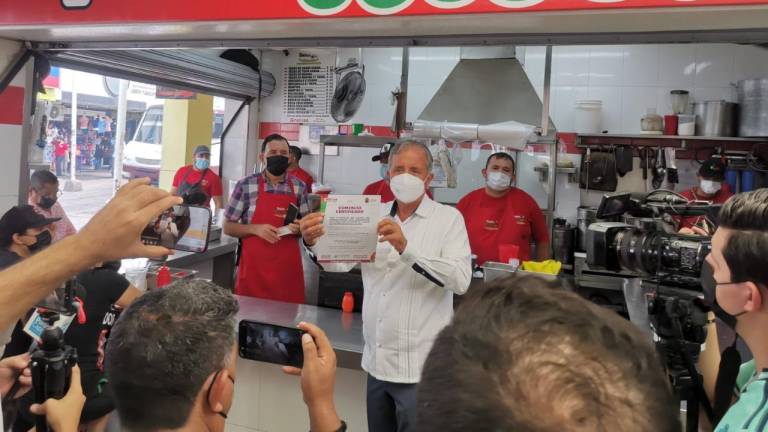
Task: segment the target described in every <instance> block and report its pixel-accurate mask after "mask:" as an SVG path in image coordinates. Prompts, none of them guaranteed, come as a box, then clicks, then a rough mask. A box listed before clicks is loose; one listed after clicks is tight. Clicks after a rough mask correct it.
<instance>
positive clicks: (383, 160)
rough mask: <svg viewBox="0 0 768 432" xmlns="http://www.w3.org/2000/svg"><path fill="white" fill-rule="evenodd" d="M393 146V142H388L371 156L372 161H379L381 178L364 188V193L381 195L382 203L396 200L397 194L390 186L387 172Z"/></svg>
mask: <svg viewBox="0 0 768 432" xmlns="http://www.w3.org/2000/svg"><path fill="white" fill-rule="evenodd" d="M391 148H392V143H386V144H384V145H383V146H382V147H381V150H379V154H377V155H376V156H374V157H372V158H371V161H373V162H378V163H379V175H380V176H381V180H379V181H375V182H373V183H371V184H369V185H368V186H366V187H365V190H363V195H379V196H380V197H381V202H382V203H387V202H391V201H394V200H395V195H394V194H393V193H392V189H390V188H389V182H388V181H387V172H388V171H389V150H390V149H391Z"/></svg>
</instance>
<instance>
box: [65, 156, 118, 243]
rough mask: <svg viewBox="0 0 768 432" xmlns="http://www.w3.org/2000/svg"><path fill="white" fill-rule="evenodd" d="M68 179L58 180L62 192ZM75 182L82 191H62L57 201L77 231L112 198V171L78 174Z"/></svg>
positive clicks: (66, 177)
mask: <svg viewBox="0 0 768 432" xmlns="http://www.w3.org/2000/svg"><path fill="white" fill-rule="evenodd" d="M68 178H69V177H68V176H62V177H61V178H59V183H60V186H59V187H60V188H61V190H62V191H63V190H64V185H65V184H66V182H67V179H68ZM77 180H78V181H79V182H81V183H82V185H83V190H81V191H79V192H66V191H64V192H63V194H62V195H61V198H60V199H59V201H60V202H61V205H62V206H63V207H64V211H65V212H67V216H69V218H70V219H71V220H72V223H73V224H74V225H75V228H77V229H78V230H79V229H80V228H82V227H83V226H84V225H85V224H86V223H88V221H89V220H90V219H91V217H93V215H94V214H95V213H96V212H98V211H99V210H100V209H101V208H102V207H103V206H104V205H105V204H106V203H107V201H109V199H110V198H112V190H113V180H112V170H101V171H91V170H89V171H83V172H79V173H77Z"/></svg>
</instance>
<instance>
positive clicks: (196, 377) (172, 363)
mask: <svg viewBox="0 0 768 432" xmlns="http://www.w3.org/2000/svg"><path fill="white" fill-rule="evenodd" d="M237 310H238V305H237V301H236V300H235V298H234V296H232V294H230V293H229V292H227V291H225V290H223V289H221V288H219V287H218V286H216V285H214V284H212V283H210V282H206V281H203V280H193V281H184V280H182V281H177V282H175V283H173V284H171V285H168V286H167V287H164V288H163V289H162V290H157V291H152V292H149V293H147V294H145V295H143V296H142V297H140V298H139V299H137V300H136V301H135V302H134V303H133V304H132V305H131V306H130V307H129V308H128V309H126V311H125V312H123V314H122V316H121V317H120V320H119V321H118V322H117V323H116V324H115V327H114V329H113V330H112V336H111V337H110V341H109V345H108V346H107V355H106V370H107V377H108V379H109V382H110V385H111V386H112V391H113V392H114V397H115V403H116V405H117V411H118V413H119V415H120V419H121V422H122V426H123V427H124V428H125V429H127V430H134V431H143V432H151V431H160V430H162V431H171V430H174V431H195V432H199V431H210V432H218V431H223V430H224V427H225V419H226V418H227V414H228V412H229V410H230V408H231V406H232V399H233V397H234V389H235V381H236V379H235V375H236V370H237V369H236V362H237V340H236V338H235V315H236V313H237ZM299 327H300V328H301V329H303V330H305V331H306V332H307V334H305V335H304V336H303V338H302V345H303V348H304V369H303V370H299V369H295V368H284V371H285V372H286V373H290V374H299V375H301V386H302V391H303V394H304V401H305V402H306V404H307V407H308V409H309V417H310V423H311V427H312V431H314V432H331V431H343V430H346V426H345V425H344V423H343V422H342V421H341V420H339V417H338V416H337V415H336V409H335V407H334V403H333V385H334V379H335V373H336V355H335V353H334V352H333V349H332V348H331V345H330V342H329V341H328V338H327V337H326V336H325V333H323V331H322V330H320V329H319V328H317V327H315V326H313V325H310V324H301V325H300V326H299ZM190 343H193V345H190Z"/></svg>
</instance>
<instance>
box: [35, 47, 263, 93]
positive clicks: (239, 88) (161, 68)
mask: <svg viewBox="0 0 768 432" xmlns="http://www.w3.org/2000/svg"><path fill="white" fill-rule="evenodd" d="M219 53H220V50H214V49H163V50H155V49H137V50H81V51H76V50H73V51H67V50H63V51H46V52H43V54H44V55H46V56H47V57H48V58H49V60H50V61H51V63H52V64H54V65H57V66H62V67H67V68H71V69H77V70H82V71H85V72H92V73H96V74H101V75H106V76H112V77H116V78H123V79H129V80H133V81H142V82H148V83H152V84H158V85H163V86H167V87H172V88H178V89H182V90H194V91H198V92H202V93H206V94H210V95H214V96H223V97H227V98H232V99H241V100H244V99H249V98H258V97H259V95H261V96H262V97H263V96H269V95H271V94H272V92H273V91H274V89H275V77H274V76H273V75H272V74H271V73H269V72H265V71H262V72H261V73H259V72H257V71H256V70H254V69H252V68H251V67H248V66H244V65H242V64H240V63H236V62H233V61H229V60H225V59H223V58H221V57H219Z"/></svg>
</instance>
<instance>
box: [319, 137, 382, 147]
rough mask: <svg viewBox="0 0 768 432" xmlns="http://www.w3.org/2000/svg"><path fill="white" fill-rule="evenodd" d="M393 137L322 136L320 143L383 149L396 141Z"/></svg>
mask: <svg viewBox="0 0 768 432" xmlns="http://www.w3.org/2000/svg"><path fill="white" fill-rule="evenodd" d="M396 140H397V138H393V137H380V136H373V135H320V142H321V143H323V144H325V145H328V146H331V145H332V146H337V147H359V148H381V147H382V146H383V145H384V144H387V143H391V142H394V141H396Z"/></svg>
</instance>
